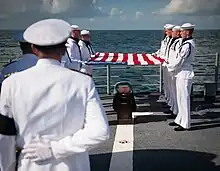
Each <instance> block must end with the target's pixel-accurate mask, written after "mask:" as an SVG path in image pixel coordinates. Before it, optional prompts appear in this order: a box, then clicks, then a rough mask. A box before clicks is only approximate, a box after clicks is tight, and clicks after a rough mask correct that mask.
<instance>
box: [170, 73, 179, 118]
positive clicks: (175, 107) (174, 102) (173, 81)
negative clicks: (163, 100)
mask: <svg viewBox="0 0 220 171" xmlns="http://www.w3.org/2000/svg"><path fill="white" fill-rule="evenodd" d="M170 87H171V99H172V106H171V108H170V110H171V111H172V112H173V114H175V115H177V113H178V104H177V97H176V77H175V76H173V75H171V79H170Z"/></svg>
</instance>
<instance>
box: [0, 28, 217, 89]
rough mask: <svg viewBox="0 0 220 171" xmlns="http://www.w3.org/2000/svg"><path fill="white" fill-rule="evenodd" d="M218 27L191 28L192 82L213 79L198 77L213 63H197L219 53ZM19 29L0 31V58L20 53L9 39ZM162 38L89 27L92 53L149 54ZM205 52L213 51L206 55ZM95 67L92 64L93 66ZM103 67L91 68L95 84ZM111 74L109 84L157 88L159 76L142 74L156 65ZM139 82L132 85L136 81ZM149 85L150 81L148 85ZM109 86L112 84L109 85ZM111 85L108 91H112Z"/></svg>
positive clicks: (209, 70)
mask: <svg viewBox="0 0 220 171" xmlns="http://www.w3.org/2000/svg"><path fill="white" fill-rule="evenodd" d="M218 30H219V29H208V30H207V29H206V30H205V29H204V30H195V33H194V36H193V37H194V39H195V43H196V51H197V55H200V56H198V57H196V59H195V61H194V66H195V67H194V70H195V72H196V73H199V74H200V75H196V76H195V79H194V81H195V82H203V81H205V80H210V81H212V80H214V77H213V76H201V74H203V75H205V74H213V73H214V66H213V67H212V66H205V67H204V66H200V64H201V63H203V64H204V63H207V64H213V65H214V63H215V56H216V55H215V54H216V53H220V32H219V31H218ZM19 31H21V30H0V57H1V59H0V60H1V61H7V60H9V59H13V58H17V57H19V55H21V51H20V49H19V45H18V42H16V41H15V40H13V35H14V34H16V33H17V32H19ZM162 37H163V30H91V38H92V44H93V47H94V49H95V51H96V52H121V53H153V52H155V51H156V50H157V49H159V47H160V42H161V39H162ZM207 54H213V55H211V56H207ZM94 68H96V66H95V67H94ZM105 74H106V70H105V69H102V70H101V71H100V69H98V70H94V77H95V78H97V77H100V76H102V77H101V78H99V79H98V78H97V79H95V83H96V85H100V84H104V85H106V79H105V77H104V78H103V76H105ZM111 74H112V75H114V76H118V77H114V78H111V80H110V82H111V85H114V84H115V83H116V82H118V81H129V82H131V84H133V85H135V86H134V91H135V92H139V91H158V90H159V86H155V85H156V84H158V83H159V77H158V76H156V77H151V76H149V77H148V76H146V75H158V74H159V69H158V68H157V67H151V66H144V67H141V68H140V67H135V66H134V67H132V66H126V67H124V68H123V69H117V70H114V69H112V70H111ZM137 83H138V84H139V85H136V84H137ZM149 84H152V86H151V85H149ZM112 88H113V87H112ZM112 88H111V90H112ZM98 90H99V92H101V93H104V92H106V88H105V87H104V88H98Z"/></svg>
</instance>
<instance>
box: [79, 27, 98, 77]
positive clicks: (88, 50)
mask: <svg viewBox="0 0 220 171" xmlns="http://www.w3.org/2000/svg"><path fill="white" fill-rule="evenodd" d="M80 35H81V40H80V41H79V46H80V50H81V54H82V61H88V60H89V59H90V58H91V56H94V55H95V51H94V49H93V47H92V44H91V39H90V32H89V31H88V30H82V31H81V34H80ZM81 71H82V72H86V73H88V74H91V75H92V67H91V65H83V66H82V69H81Z"/></svg>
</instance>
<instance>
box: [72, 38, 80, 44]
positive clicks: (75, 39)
mask: <svg viewBox="0 0 220 171" xmlns="http://www.w3.org/2000/svg"><path fill="white" fill-rule="evenodd" d="M71 39H73V40H74V41H75V42H76V43H78V42H79V39H78V38H75V37H71Z"/></svg>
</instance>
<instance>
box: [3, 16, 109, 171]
mask: <svg viewBox="0 0 220 171" xmlns="http://www.w3.org/2000/svg"><path fill="white" fill-rule="evenodd" d="M70 33H71V27H70V25H69V24H68V23H67V22H65V21H63V20H58V19H47V20H42V21H38V22H37V23H34V24H32V25H31V26H29V27H28V28H27V29H26V31H25V32H24V39H25V40H26V41H27V42H30V43H31V44H32V49H33V51H34V53H36V55H37V56H38V58H39V59H38V62H37V64H36V65H35V66H33V67H32V68H29V69H27V70H25V71H22V72H19V73H15V74H13V75H11V76H10V77H8V78H7V79H6V80H5V81H4V82H3V84H2V93H1V98H0V99H1V101H0V113H1V114H0V122H1V123H0V144H1V147H0V160H1V161H0V168H1V171H14V164H15V147H17V148H20V149H21V154H20V156H19V159H18V171H51V170H53V171H89V170H90V163H89V155H88V150H90V149H92V148H94V147H97V146H98V145H99V144H100V143H102V142H104V141H106V140H107V139H108V138H109V126H108V120H107V117H106V114H105V111H104V108H103V106H102V104H101V101H100V98H99V95H98V93H97V91H96V88H95V85H94V82H93V80H92V78H91V77H89V76H87V75H85V74H82V73H80V72H76V71H71V70H70V69H67V68H64V67H62V66H61V57H62V55H63V54H64V53H65V43H66V40H67V38H68V37H69V35H70ZM45 37H47V39H45Z"/></svg>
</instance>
